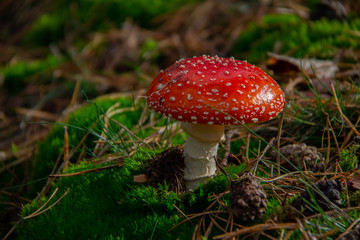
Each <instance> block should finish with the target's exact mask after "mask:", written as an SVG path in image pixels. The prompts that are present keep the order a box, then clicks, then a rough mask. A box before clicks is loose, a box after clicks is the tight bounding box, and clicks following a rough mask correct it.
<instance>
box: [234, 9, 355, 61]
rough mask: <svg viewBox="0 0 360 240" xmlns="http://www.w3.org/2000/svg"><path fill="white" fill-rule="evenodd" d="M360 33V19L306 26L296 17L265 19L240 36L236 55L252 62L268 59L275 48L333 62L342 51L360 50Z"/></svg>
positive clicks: (235, 48) (304, 22) (323, 20)
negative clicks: (357, 32)
mask: <svg viewBox="0 0 360 240" xmlns="http://www.w3.org/2000/svg"><path fill="white" fill-rule="evenodd" d="M359 29H360V18H354V19H350V20H348V21H347V22H340V21H337V20H328V19H321V20H318V21H312V22H307V21H305V20H303V19H301V18H299V17H298V16H296V15H284V14H283V15H266V16H265V17H264V18H263V19H262V22H261V23H252V24H250V25H249V27H248V28H247V29H246V30H245V31H244V32H242V33H241V35H240V36H239V39H238V40H237V42H236V43H235V45H234V47H233V51H234V52H235V55H238V57H240V58H246V59H248V60H249V61H251V62H259V61H260V60H263V59H265V58H266V57H267V56H266V54H267V52H273V51H275V48H277V49H278V52H279V53H282V54H289V55H291V56H293V57H297V58H303V57H310V58H323V59H326V58H333V57H334V56H335V55H336V54H337V52H338V51H339V49H349V48H350V49H359V48H360V38H359V36H356V34H354V31H359ZM275 45H276V47H275ZM248 49H250V51H248Z"/></svg>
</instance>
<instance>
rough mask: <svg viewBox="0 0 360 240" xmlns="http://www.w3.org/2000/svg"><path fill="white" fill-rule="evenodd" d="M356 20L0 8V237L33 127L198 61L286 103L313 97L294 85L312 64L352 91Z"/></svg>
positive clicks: (300, 6) (123, 2)
mask: <svg viewBox="0 0 360 240" xmlns="http://www.w3.org/2000/svg"><path fill="white" fill-rule="evenodd" d="M359 13H360V3H359V2H358V1H357V0H344V1H336V0H323V1H321V0H307V1H306V0H296V1H285V0H254V1H245V0H244V1H241V0H221V1H216V0H152V1H150V0H102V1H100V0H98V1H97V0H92V1H91V0H77V1H70V0H53V1H44V0H43V1H41V0H22V1H13V0H2V1H0V174H3V173H6V177H2V178H1V181H2V182H1V188H2V189H5V190H1V194H4V195H6V196H7V198H6V199H11V200H7V201H6V202H2V204H1V210H2V211H0V212H1V222H0V226H1V227H0V228H1V229H0V231H1V232H2V233H3V234H5V233H6V232H7V231H8V229H9V228H10V227H11V225H10V223H12V222H14V221H15V220H16V219H17V214H18V211H19V209H20V207H21V205H22V204H23V203H24V202H28V201H29V199H28V198H27V197H26V188H25V187H24V188H22V187H17V188H16V189H9V187H11V186H13V185H17V186H18V185H21V184H25V183H27V182H28V181H29V180H30V179H31V177H30V176H31V168H30V167H29V166H30V163H29V162H30V161H31V159H32V157H33V156H34V154H35V153H36V146H37V142H38V141H39V140H41V139H44V138H45V137H46V135H47V133H48V131H49V128H50V127H51V125H42V124H31V123H30V122H56V121H61V119H62V118H64V117H65V116H66V113H67V112H68V111H70V110H71V109H73V108H74V107H76V106H79V105H81V104H84V103H85V102H86V100H87V99H93V98H95V97H97V96H101V95H103V94H107V93H116V92H132V91H138V90H140V89H146V87H147V86H148V85H149V83H150V82H151V81H152V79H153V78H154V77H155V76H156V75H157V74H158V72H159V71H160V70H161V69H163V68H166V67H167V66H169V65H171V64H173V63H174V62H175V61H176V60H178V59H180V58H187V57H192V56H196V55H203V54H206V55H218V56H222V57H231V56H233V57H235V58H237V59H240V60H245V59H246V60H247V61H248V62H250V63H253V64H256V65H258V66H260V67H261V68H263V69H265V70H266V71H267V72H269V73H270V74H271V75H273V76H274V78H275V79H276V80H277V81H278V82H279V84H280V85H281V86H282V87H283V88H284V89H285V91H286V94H287V96H288V97H291V94H295V93H296V91H295V90H297V91H299V90H302V91H303V93H304V94H307V95H310V94H311V91H310V90H309V89H307V88H306V83H304V82H303V81H301V80H297V81H295V80H296V79H298V78H297V77H296V76H301V71H300V69H301V66H300V65H299V62H300V61H299V59H313V60H314V61H316V62H315V63H318V64H316V66H317V67H318V68H317V73H318V76H320V78H322V80H323V82H324V83H325V85H326V83H327V82H329V81H331V80H334V79H335V72H336V73H337V78H338V79H341V78H348V77H349V76H351V77H352V81H353V82H354V83H355V84H358V81H359V69H360V68H359V57H360V17H359ZM269 53H270V54H269ZM308 73H309V74H311V73H313V72H312V71H311V70H308ZM294 79H295V80H294ZM3 176H5V175H3ZM29 197H30V196H29Z"/></svg>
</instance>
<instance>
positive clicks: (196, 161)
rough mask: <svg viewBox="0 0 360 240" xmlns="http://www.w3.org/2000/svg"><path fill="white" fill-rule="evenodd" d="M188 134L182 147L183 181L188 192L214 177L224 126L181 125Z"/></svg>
mask: <svg viewBox="0 0 360 240" xmlns="http://www.w3.org/2000/svg"><path fill="white" fill-rule="evenodd" d="M182 127H183V128H184V130H185V131H186V132H187V133H188V135H189V136H188V138H187V140H186V142H185V146H184V158H185V169H184V179H185V184H186V188H187V190H188V191H190V190H193V189H195V188H196V187H197V186H199V184H200V183H205V182H207V181H208V180H209V179H210V178H212V177H213V176H214V175H215V172H216V162H215V159H214V157H215V156H216V155H217V149H218V145H219V142H220V141H221V140H222V139H223V138H224V126H222V125H202V124H191V123H184V122H183V123H182Z"/></svg>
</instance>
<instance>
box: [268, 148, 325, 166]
mask: <svg viewBox="0 0 360 240" xmlns="http://www.w3.org/2000/svg"><path fill="white" fill-rule="evenodd" d="M280 153H281V154H282V155H283V156H284V157H286V158H287V159H288V160H289V161H290V162H291V163H292V164H293V165H295V166H296V167H298V168H300V169H301V170H305V168H304V166H306V170H309V171H313V172H317V171H319V170H323V169H324V160H323V156H322V154H321V153H319V152H318V151H317V148H316V147H312V146H307V145H306V144H305V143H300V144H291V145H287V146H284V147H281V148H280ZM276 155H277V152H276V151H271V152H270V157H271V158H272V160H273V161H274V162H275V161H276ZM280 159H281V161H280V164H281V166H282V167H284V168H286V169H288V170H290V171H295V170H296V169H295V168H294V167H293V166H292V165H291V164H290V163H289V162H288V161H286V159H284V158H280Z"/></svg>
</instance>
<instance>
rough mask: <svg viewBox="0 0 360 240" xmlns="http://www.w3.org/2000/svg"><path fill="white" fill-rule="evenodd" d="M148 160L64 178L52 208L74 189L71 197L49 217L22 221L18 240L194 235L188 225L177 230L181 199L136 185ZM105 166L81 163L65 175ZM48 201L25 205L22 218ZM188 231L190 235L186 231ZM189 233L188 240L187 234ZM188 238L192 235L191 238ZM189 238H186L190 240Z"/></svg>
mask: <svg viewBox="0 0 360 240" xmlns="http://www.w3.org/2000/svg"><path fill="white" fill-rule="evenodd" d="M145 162H146V159H145V158H138V159H127V160H126V162H125V165H124V166H123V167H120V168H115V169H110V170H104V171H101V172H96V173H88V174H83V175H78V176H73V177H64V178H61V179H59V180H58V181H57V182H56V184H55V185H54V187H53V189H55V187H56V188H58V189H59V191H58V193H57V194H56V195H55V197H54V199H53V200H52V201H50V202H49V204H48V206H50V205H51V204H52V203H53V202H55V201H56V200H57V199H59V198H60V197H61V196H62V195H63V194H64V192H65V191H66V190H67V189H69V192H68V194H67V195H66V196H65V197H64V198H63V199H62V200H61V201H60V202H59V203H58V204H57V205H55V206H54V207H52V208H51V209H50V210H48V211H47V212H45V213H43V214H40V215H39V216H36V217H34V218H31V219H27V220H23V222H22V224H20V226H19V227H18V229H17V239H49V238H56V239H112V238H114V237H115V236H116V237H119V238H120V239H149V238H150V237H151V236H152V237H153V239H173V238H174V236H186V235H187V232H191V228H192V227H190V226H189V225H187V224H184V225H181V226H180V227H178V228H176V231H173V232H168V229H170V228H171V227H173V226H174V224H176V223H178V222H179V221H180V219H181V214H180V213H179V212H177V210H176V209H175V208H174V205H179V197H178V195H176V194H175V193H172V192H168V191H167V188H166V187H162V188H158V189H155V188H153V187H150V186H147V185H143V184H137V183H134V182H133V175H134V174H136V173H137V172H138V171H139V170H141V169H143V168H144V164H145ZM101 166H103V165H91V164H89V163H85V162H83V163H81V164H78V165H74V166H70V167H69V168H68V169H67V170H66V173H72V172H80V171H84V169H92V168H97V167H101ZM44 202H45V199H41V200H40V201H39V202H34V203H32V204H29V205H26V206H25V207H24V208H23V210H22V213H21V215H22V216H27V215H29V214H31V213H33V212H34V211H35V210H36V209H38V208H39V207H40V206H41V205H43V204H44ZM185 230H186V231H185ZM184 234H185V235H184ZM187 237H188V236H187ZM187 237H184V238H182V239H187Z"/></svg>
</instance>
